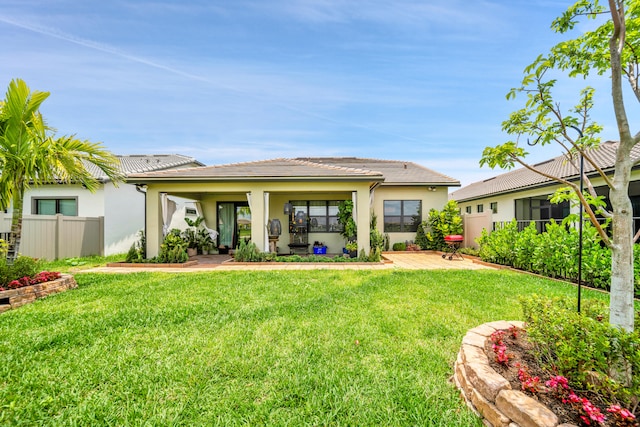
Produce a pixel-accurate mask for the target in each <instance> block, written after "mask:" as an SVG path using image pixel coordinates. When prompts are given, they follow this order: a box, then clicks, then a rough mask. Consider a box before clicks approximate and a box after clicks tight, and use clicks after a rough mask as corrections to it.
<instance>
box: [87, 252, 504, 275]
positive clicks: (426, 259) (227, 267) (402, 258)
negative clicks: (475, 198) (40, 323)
mask: <svg viewBox="0 0 640 427" xmlns="http://www.w3.org/2000/svg"><path fill="white" fill-rule="evenodd" d="M382 256H383V258H385V259H386V260H387V262H385V263H357V262H345V263H336V262H325V263H304V262H301V263H287V262H278V263H275V262H269V263H236V262H229V260H227V261H226V262H222V263H219V262H207V261H206V260H205V259H202V260H199V264H198V265H197V266H193V267H186V268H176V267H166V268H164V267H163V268H155V267H154V268H144V267H96V268H91V269H87V270H81V271H78V272H77V273H135V272H140V271H157V272H163V273H193V272H198V273H203V272H206V271H246V270H252V271H273V270H388V269H394V268H402V269H407V270H447V269H452V270H480V269H490V268H492V267H488V266H486V265H482V264H478V263H475V262H473V260H471V259H469V258H465V259H455V258H454V259H453V260H449V259H448V258H447V259H445V258H442V256H441V255H440V253H437V252H384V253H383V254H382Z"/></svg>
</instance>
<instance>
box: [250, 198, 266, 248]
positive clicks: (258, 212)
mask: <svg viewBox="0 0 640 427" xmlns="http://www.w3.org/2000/svg"><path fill="white" fill-rule="evenodd" d="M264 218H265V193H264V190H259V189H253V190H251V241H252V242H253V243H255V244H256V246H257V247H258V249H260V250H265V248H264V242H265V240H266V239H267V237H266V235H267V227H265V224H264ZM267 242H268V240H267ZM266 250H269V248H268V247H267V248H266Z"/></svg>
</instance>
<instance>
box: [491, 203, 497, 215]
mask: <svg viewBox="0 0 640 427" xmlns="http://www.w3.org/2000/svg"><path fill="white" fill-rule="evenodd" d="M491 213H494V214H497V213H498V202H491Z"/></svg>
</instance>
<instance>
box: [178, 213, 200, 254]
mask: <svg viewBox="0 0 640 427" xmlns="http://www.w3.org/2000/svg"><path fill="white" fill-rule="evenodd" d="M184 220H185V222H186V223H187V225H188V226H189V227H187V228H186V229H185V230H184V231H183V232H182V233H181V237H182V239H183V240H184V241H185V243H186V244H187V255H189V256H190V257H192V256H195V255H197V254H198V244H199V237H198V227H199V226H200V224H201V223H202V221H204V218H203V217H201V216H199V217H198V218H196V219H195V220H192V219H191V218H185V219H184Z"/></svg>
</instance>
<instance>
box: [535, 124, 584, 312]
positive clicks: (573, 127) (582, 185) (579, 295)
mask: <svg viewBox="0 0 640 427" xmlns="http://www.w3.org/2000/svg"><path fill="white" fill-rule="evenodd" d="M557 125H559V123H557ZM568 127H570V128H572V129H575V130H576V131H577V132H578V134H580V139H582V137H584V135H583V134H582V131H581V130H580V128H578V127H577V126H573V125H568ZM541 136H542V135H541ZM541 136H539V137H538V139H536V140H535V141H534V142H533V143H531V142H529V140H528V139H527V144H529V145H531V146H534V145H536V144H537V143H538V141H539V140H540V138H541ZM583 175H584V156H583V155H582V152H580V194H583V190H584V179H583ZM582 212H583V206H582V201H580V215H579V218H580V224H578V313H580V300H581V297H582V295H581V293H582Z"/></svg>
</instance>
